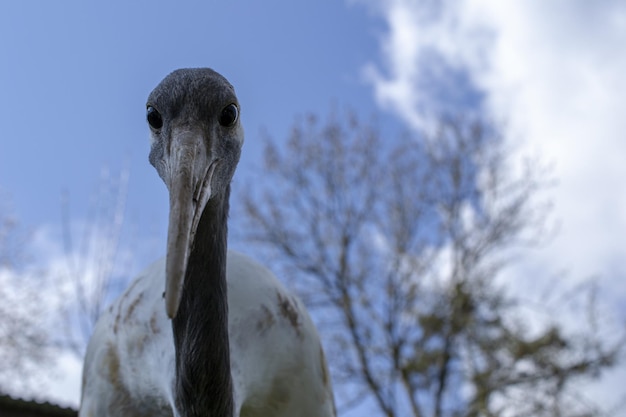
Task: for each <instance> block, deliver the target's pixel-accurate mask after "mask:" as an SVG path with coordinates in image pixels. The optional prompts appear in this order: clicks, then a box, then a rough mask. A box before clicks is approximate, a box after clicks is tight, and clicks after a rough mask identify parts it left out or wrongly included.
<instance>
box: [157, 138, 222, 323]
mask: <svg viewBox="0 0 626 417" xmlns="http://www.w3.org/2000/svg"><path fill="white" fill-rule="evenodd" d="M170 150H171V152H172V153H171V154H170V156H169V161H168V163H167V165H168V179H167V182H168V184H167V185H168V189H169V193H170V217H169V226H168V231H167V255H166V261H165V262H166V264H165V309H166V312H167V315H168V316H169V317H170V318H174V317H175V316H176V313H177V312H178V306H179V305H180V300H181V295H182V291H183V286H184V278H185V272H186V270H187V261H188V259H189V254H190V253H191V249H192V245H193V242H194V235H195V234H196V229H197V227H198V223H199V222H200V217H201V216H202V212H203V211H204V208H205V206H206V204H207V202H208V201H209V199H210V198H211V178H212V177H213V173H214V172H215V167H216V166H217V163H218V160H216V159H211V158H210V156H209V152H208V150H207V146H206V142H205V140H204V138H203V136H202V135H201V134H197V133H192V132H189V131H181V132H176V133H174V134H173V135H172V142H171V145H170Z"/></svg>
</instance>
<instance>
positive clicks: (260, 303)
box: [80, 68, 335, 417]
mask: <svg viewBox="0 0 626 417" xmlns="http://www.w3.org/2000/svg"><path fill="white" fill-rule="evenodd" d="M147 120H148V124H149V125H150V131H151V139H152V142H151V150H150V156H149V160H150V163H151V164H152V165H153V166H154V167H155V168H156V170H157V172H158V174H159V176H160V177H161V178H162V179H163V181H164V182H165V184H166V186H167V188H168V191H169V197H170V198H169V200H170V201H169V203H170V216H169V225H168V238H167V253H166V258H165V260H164V261H160V262H157V263H155V264H153V265H152V266H151V267H150V268H148V269H147V270H146V271H145V272H144V273H143V274H141V275H140V276H139V277H138V278H137V279H136V280H135V281H133V282H132V283H131V285H130V286H129V288H128V289H127V290H126V292H125V293H124V294H123V295H122V296H121V297H120V298H119V299H118V300H117V301H116V302H115V303H114V304H113V305H112V306H111V307H110V308H109V309H108V311H107V312H106V313H105V314H104V315H103V316H102V317H101V318H100V320H99V321H98V323H97V325H96V328H95V331H94V334H93V336H92V338H91V340H90V342H89V346H88V348H87V355H86V357H85V365H84V370H83V389H82V399H81V407H80V417H143V416H146V417H147V416H171V417H240V416H241V417H244V416H246V417H255V416H267V417H269V416H276V417H282V416H299V417H330V416H333V415H334V414H335V412H334V399H333V394H332V390H331V384H330V379H329V375H328V370H327V367H326V361H325V358H324V353H323V350H322V347H321V344H320V340H319V337H318V335H317V332H316V330H315V327H314V326H313V324H312V322H311V320H310V318H309V316H308V314H307V312H306V310H305V309H304V307H303V305H302V303H301V302H300V301H299V300H298V299H297V298H296V297H294V296H293V295H291V294H290V293H289V292H288V291H287V290H286V289H285V288H284V287H283V286H282V285H281V284H280V283H279V282H278V281H277V280H276V278H275V277H274V276H273V275H272V274H271V273H270V272H269V271H268V270H267V269H265V268H263V267H262V266H261V265H259V264H257V263H255V262H253V261H252V260H250V259H249V258H247V257H245V256H243V255H240V254H237V253H232V252H231V253H228V254H227V219H228V210H229V197H230V182H231V179H232V176H233V174H234V171H235V167H236V165H237V163H238V161H239V155H240V151H241V146H242V145H243V129H242V127H241V124H240V120H239V103H238V101H237V97H236V96H235V92H234V88H233V87H232V85H230V83H228V81H227V80H226V79H225V78H224V77H222V76H221V75H219V74H218V73H216V72H214V71H212V70H210V69H207V68H201V69H186V70H177V71H174V72H173V73H172V74H170V75H168V76H167V77H166V78H165V79H164V80H163V81H162V82H161V83H160V84H159V85H158V86H157V87H156V88H155V89H154V90H153V91H152V93H151V94H150V96H149V98H148V104H147ZM164 287H165V292H163V288H164Z"/></svg>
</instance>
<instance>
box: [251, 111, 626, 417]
mask: <svg viewBox="0 0 626 417" xmlns="http://www.w3.org/2000/svg"><path fill="white" fill-rule="evenodd" d="M510 154H511V152H510V151H508V150H507V148H506V147H505V144H504V141H503V140H502V139H501V138H500V136H499V134H498V131H497V129H495V128H494V127H493V126H489V125H487V124H485V123H480V122H476V121H463V120H444V121H442V123H441V125H440V129H439V130H438V131H437V132H434V133H432V134H422V135H408V134H407V135H404V136H403V137H399V138H396V139H394V140H383V138H381V136H380V134H379V132H378V131H377V129H376V128H375V127H373V126H372V125H371V124H365V125H363V124H362V123H360V122H359V121H358V119H357V118H356V117H355V116H354V115H349V116H348V117H345V118H341V119H340V118H338V117H337V116H335V117H331V118H330V120H329V121H328V122H326V123H325V124H320V123H319V122H318V120H317V118H315V117H313V116H311V117H309V118H308V119H307V120H306V121H305V122H301V123H297V124H296V126H295V127H294V129H293V131H292V132H291V135H290V137H289V138H288V140H287V142H286V144H284V145H281V146H280V147H279V146H278V145H276V144H275V143H272V142H271V141H268V142H267V144H266V149H265V167H264V168H265V169H264V172H263V176H264V177H265V178H266V181H265V182H264V183H265V184H268V186H265V187H263V185H261V188H259V186H258V184H255V188H253V187H251V186H249V187H247V188H246V192H245V193H244V194H243V196H242V197H243V200H244V210H245V214H246V218H247V220H248V221H249V225H248V227H247V230H249V231H250V232H249V233H248V234H247V236H246V237H247V239H249V241H251V242H257V243H261V244H263V245H264V247H265V248H267V249H269V250H270V251H271V253H272V254H273V256H275V259H276V267H277V268H279V269H282V271H281V272H282V274H283V275H285V276H291V278H292V280H291V283H292V284H293V285H295V286H296V287H297V288H298V289H299V291H300V293H301V294H302V296H303V298H304V299H305V301H306V302H307V304H308V305H309V307H310V308H312V309H314V310H315V311H316V317H318V318H320V321H321V322H322V323H321V324H320V326H321V328H322V329H323V332H325V336H326V340H327V342H328V350H329V352H330V353H329V360H330V363H331V367H332V368H333V371H334V377H335V381H336V384H337V385H338V386H339V387H340V388H342V392H343V393H345V395H341V396H340V399H342V400H343V406H344V407H350V406H351V405H352V404H354V403H356V402H358V401H361V400H362V399H364V398H368V399H370V400H371V401H373V403H374V404H375V405H376V407H377V409H378V411H379V414H380V415H384V416H388V417H395V416H401V415H402V416H404V415H409V414H410V415H413V416H415V417H421V416H434V417H443V416H561V415H563V416H565V415H567V416H577V415H580V416H588V415H599V413H600V411H599V410H598V409H597V407H595V406H594V405H592V404H589V403H587V402H584V401H583V400H581V396H579V395H577V394H576V395H575V393H574V388H575V387H574V384H573V383H574V382H575V381H577V380H581V379H589V378H592V377H595V376H597V375H598V374H599V373H600V372H601V371H602V370H604V369H606V368H609V367H612V366H613V365H614V364H615V363H616V360H617V358H618V354H619V347H618V346H619V345H610V344H608V343H606V342H604V341H603V340H601V339H600V338H599V337H598V336H597V335H596V334H595V333H594V327H593V326H592V325H591V324H590V325H589V326H588V327H586V328H585V329H586V330H581V331H580V332H579V333H577V334H574V333H571V332H568V331H567V329H566V328H565V327H564V326H563V325H562V323H559V321H558V320H557V319H556V318H553V319H550V320H545V322H544V323H543V324H541V325H539V324H538V323H526V322H525V321H524V317H523V316H521V315H520V314H519V306H520V298H519V297H515V296H514V295H512V294H511V293H510V292H507V290H506V286H503V285H501V281H502V280H501V277H502V275H503V268H504V267H505V266H506V265H507V264H508V263H509V262H510V260H511V257H512V256H513V254H514V251H513V250H514V249H518V248H521V247H525V246H527V245H530V244H532V243H534V242H535V240H536V239H537V238H538V236H540V235H541V234H542V233H543V231H544V229H543V226H544V219H545V215H546V212H547V210H548V208H549V205H548V204H547V203H545V202H541V201H539V200H538V199H537V198H536V197H537V195H538V192H539V190H540V189H541V188H543V187H544V186H545V185H546V184H547V177H546V172H545V169H544V168H543V167H542V166H540V165H539V164H538V163H536V162H533V161H526V162H525V164H523V168H522V169H520V170H518V171H517V172H518V174H513V172H514V171H512V170H511V169H510V162H511V161H509V159H510V158H509V156H510ZM269 184H271V185H269ZM548 274H549V271H546V275H548ZM582 318H583V319H585V318H586V317H582ZM587 322H589V321H587ZM531 324H532V326H531ZM578 394H579V393H578ZM348 396H350V397H351V398H348ZM340 405H341V402H340Z"/></svg>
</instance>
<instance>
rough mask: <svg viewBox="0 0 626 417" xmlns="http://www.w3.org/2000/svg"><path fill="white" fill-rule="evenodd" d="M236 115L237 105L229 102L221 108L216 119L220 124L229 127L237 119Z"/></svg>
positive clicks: (237, 111) (237, 113)
mask: <svg viewBox="0 0 626 417" xmlns="http://www.w3.org/2000/svg"><path fill="white" fill-rule="evenodd" d="M238 116H239V109H238V108H237V106H236V105H235V104H229V105H228V106H226V107H224V108H223V109H222V113H221V114H220V118H219V119H218V121H219V122H220V125H222V126H224V127H231V126H232V125H234V124H235V122H236V121H237V117H238Z"/></svg>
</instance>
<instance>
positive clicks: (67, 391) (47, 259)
mask: <svg viewBox="0 0 626 417" xmlns="http://www.w3.org/2000/svg"><path fill="white" fill-rule="evenodd" d="M103 227H106V224H102V225H98V224H88V223H87V222H84V221H74V222H72V224H71V233H72V235H73V236H79V237H81V239H82V240H81V241H80V242H77V245H76V247H74V248H73V250H72V251H71V252H70V253H67V251H66V250H65V249H64V247H63V243H62V242H63V238H62V233H61V232H60V230H59V228H58V227H54V226H45V225H44V226H41V227H38V228H37V230H36V231H35V232H34V233H33V234H32V236H31V238H30V240H29V241H28V242H27V244H28V248H27V251H28V253H32V254H34V255H36V257H34V258H33V259H32V262H31V263H30V265H29V267H28V268H27V269H26V270H19V271H15V270H11V271H7V270H0V281H3V282H4V281H6V280H7V279H9V278H10V279H11V280H12V281H13V282H19V283H21V286H19V287H18V286H15V285H13V286H3V291H2V294H5V295H7V296H9V297H11V300H13V301H14V302H15V303H18V304H19V300H20V299H21V298H24V297H30V296H29V295H28V294H26V293H24V292H23V290H22V287H24V285H25V284H28V283H30V282H34V283H35V284H31V285H30V286H26V288H31V287H33V285H37V287H36V288H35V289H34V290H36V295H38V297H39V298H38V301H37V303H36V304H37V305H38V307H40V309H39V310H37V311H42V312H45V313H44V314H45V316H43V317H39V318H38V320H39V321H41V320H45V321H46V325H45V326H42V327H43V328H47V329H50V334H51V338H52V339H53V340H54V341H56V342H61V343H62V344H63V345H62V347H61V348H51V349H49V354H50V355H52V356H53V357H54V361H53V362H46V363H44V364H43V365H42V364H41V363H38V364H35V365H32V366H29V367H28V372H29V375H23V376H22V378H20V381H21V383H19V384H15V383H10V382H7V381H6V378H5V379H2V380H0V383H3V384H2V385H3V386H2V388H3V389H4V390H6V391H8V392H10V393H11V394H12V395H15V396H19V397H24V398H26V399H28V398H33V399H35V400H37V401H50V402H52V403H56V404H60V405H63V406H72V407H77V406H78V403H79V395H80V380H81V369H82V358H81V357H80V354H79V353H78V352H76V351H71V350H70V349H69V348H68V347H67V344H68V343H69V342H74V344H75V347H76V350H78V351H81V350H83V349H84V348H85V345H86V343H87V338H88V337H89V332H90V329H91V328H90V325H91V324H92V323H91V321H90V319H89V318H88V317H87V315H88V313H87V312H86V311H85V310H84V308H83V307H81V305H80V302H79V298H78V294H77V289H78V286H77V285H80V286H81V289H82V290H84V293H85V295H86V297H87V298H86V299H85V300H84V301H86V303H85V304H86V305H87V307H92V306H93V305H95V302H96V301H101V302H102V303H103V304H102V305H101V308H105V307H106V305H107V304H108V303H109V302H110V301H111V300H112V299H113V297H115V296H117V294H119V293H120V292H121V291H122V290H123V287H124V286H125V285H126V283H127V282H128V281H129V280H130V279H131V278H132V277H133V276H134V275H135V273H136V272H137V270H138V269H139V265H140V263H141V264H144V265H145V264H148V262H151V261H153V260H154V259H155V258H156V254H157V253H158V252H159V250H158V249H157V248H158V247H159V246H160V245H156V244H155V242H154V241H152V240H150V239H143V238H141V239H140V238H134V239H133V240H131V242H128V240H127V239H125V238H124V237H123V236H122V238H121V240H120V241H114V240H115V239H113V238H116V236H113V237H112V235H111V233H109V232H108V231H107V230H106V229H103ZM112 239H113V240H112ZM113 251H116V253H117V256H116V257H115V259H112V254H113ZM33 279H36V281H33ZM102 279H104V280H107V279H112V281H111V282H110V284H112V285H113V286H112V287H111V288H109V295H108V297H106V299H104V300H98V298H99V297H98V294H97V292H98V285H99V283H101V281H102ZM20 297H21V298H20ZM30 301H31V302H32V297H31V298H30ZM26 305H29V304H26ZM0 324H1V323H0ZM5 327H6V326H5ZM68 328H70V331H68V330H67V329H68ZM0 345H1V344H0ZM1 347H2V346H0V348H1ZM0 376H2V375H1V374H0Z"/></svg>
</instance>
